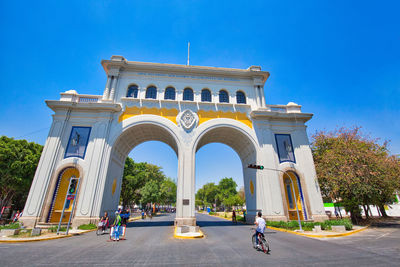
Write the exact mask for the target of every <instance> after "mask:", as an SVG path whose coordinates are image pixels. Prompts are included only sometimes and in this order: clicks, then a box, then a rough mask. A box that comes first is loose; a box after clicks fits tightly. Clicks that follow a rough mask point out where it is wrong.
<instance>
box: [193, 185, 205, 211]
mask: <svg viewBox="0 0 400 267" xmlns="http://www.w3.org/2000/svg"><path fill="white" fill-rule="evenodd" d="M195 199H196V206H202V207H203V208H204V206H206V205H207V204H206V203H207V201H206V195H205V192H204V189H203V188H200V189H199V190H197V192H196V196H195Z"/></svg>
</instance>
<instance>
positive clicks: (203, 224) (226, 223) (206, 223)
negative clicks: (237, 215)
mask: <svg viewBox="0 0 400 267" xmlns="http://www.w3.org/2000/svg"><path fill="white" fill-rule="evenodd" d="M196 223H197V225H198V226H200V227H209V226H239V225H244V224H241V223H238V224H234V223H232V222H229V221H197V222H196Z"/></svg>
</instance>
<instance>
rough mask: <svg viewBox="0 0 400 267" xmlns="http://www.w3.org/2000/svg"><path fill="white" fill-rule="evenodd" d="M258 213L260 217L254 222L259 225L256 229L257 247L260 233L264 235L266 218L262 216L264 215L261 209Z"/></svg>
mask: <svg viewBox="0 0 400 267" xmlns="http://www.w3.org/2000/svg"><path fill="white" fill-rule="evenodd" d="M257 215H258V217H257V218H256V221H255V222H254V224H255V225H256V226H257V229H256V244H257V247H258V246H259V242H258V234H261V235H262V236H263V237H264V230H265V220H264V219H263V218H261V216H262V214H261V211H259V212H258V214H257Z"/></svg>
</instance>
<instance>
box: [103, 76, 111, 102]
mask: <svg viewBox="0 0 400 267" xmlns="http://www.w3.org/2000/svg"><path fill="white" fill-rule="evenodd" d="M111 80H112V76H109V75H107V83H106V88H105V89H104V93H103V100H107V99H108V97H109V95H110V84H111Z"/></svg>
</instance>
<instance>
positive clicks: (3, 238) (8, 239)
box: [0, 216, 141, 243]
mask: <svg viewBox="0 0 400 267" xmlns="http://www.w3.org/2000/svg"><path fill="white" fill-rule="evenodd" d="M139 219H141V216H138V217H134V218H130V219H129V220H128V222H133V221H136V220H139ZM96 230H97V229H91V230H79V229H70V230H69V233H68V235H65V234H60V235H57V233H43V234H42V235H40V236H32V237H12V236H0V243H18V242H35V241H44V240H52V239H59V238H65V237H71V236H77V235H82V234H85V233H89V232H93V231H96Z"/></svg>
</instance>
